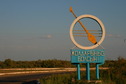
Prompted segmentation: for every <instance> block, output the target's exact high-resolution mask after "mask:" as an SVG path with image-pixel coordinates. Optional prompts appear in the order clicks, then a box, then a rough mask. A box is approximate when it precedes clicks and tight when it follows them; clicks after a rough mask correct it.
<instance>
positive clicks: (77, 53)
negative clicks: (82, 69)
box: [71, 49, 105, 64]
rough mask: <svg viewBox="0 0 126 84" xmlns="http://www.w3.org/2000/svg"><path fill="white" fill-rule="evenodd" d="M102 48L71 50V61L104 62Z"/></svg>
mask: <svg viewBox="0 0 126 84" xmlns="http://www.w3.org/2000/svg"><path fill="white" fill-rule="evenodd" d="M104 57H105V54H104V50H103V49H102V50H96V49H93V50H81V49H72V50H71V63H100V64H104V61H105V60H104Z"/></svg>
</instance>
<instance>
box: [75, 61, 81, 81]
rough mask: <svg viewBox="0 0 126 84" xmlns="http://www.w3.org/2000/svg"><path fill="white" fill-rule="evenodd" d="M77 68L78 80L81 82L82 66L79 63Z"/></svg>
mask: <svg viewBox="0 0 126 84" xmlns="http://www.w3.org/2000/svg"><path fill="white" fill-rule="evenodd" d="M76 66H77V78H78V80H80V79H81V77H80V64H79V63H77V64H76Z"/></svg>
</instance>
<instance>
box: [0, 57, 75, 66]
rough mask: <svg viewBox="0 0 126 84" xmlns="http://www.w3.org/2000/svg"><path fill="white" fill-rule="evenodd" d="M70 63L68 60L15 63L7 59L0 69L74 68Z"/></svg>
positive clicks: (0, 64) (2, 62)
mask: <svg viewBox="0 0 126 84" xmlns="http://www.w3.org/2000/svg"><path fill="white" fill-rule="evenodd" d="M72 66H73V65H72V64H71V63H70V61H66V60H57V59H52V60H37V61H14V60H11V59H5V60H4V61H0V68H57V67H65V68H67V67H72Z"/></svg>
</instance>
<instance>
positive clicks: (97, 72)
mask: <svg viewBox="0 0 126 84" xmlns="http://www.w3.org/2000/svg"><path fill="white" fill-rule="evenodd" d="M99 65H100V64H96V78H97V80H99Z"/></svg>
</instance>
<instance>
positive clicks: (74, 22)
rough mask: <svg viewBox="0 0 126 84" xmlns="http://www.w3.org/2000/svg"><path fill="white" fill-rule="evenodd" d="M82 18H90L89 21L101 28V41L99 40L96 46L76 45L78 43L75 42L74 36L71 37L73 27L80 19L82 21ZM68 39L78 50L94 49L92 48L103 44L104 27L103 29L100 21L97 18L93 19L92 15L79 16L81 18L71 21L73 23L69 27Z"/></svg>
mask: <svg viewBox="0 0 126 84" xmlns="http://www.w3.org/2000/svg"><path fill="white" fill-rule="evenodd" d="M82 18H91V19H93V20H95V21H96V22H97V23H98V24H99V25H100V28H101V30H102V37H101V39H100V40H99V42H97V44H95V45H92V46H82V45H80V44H78V43H77V42H76V41H75V39H74V36H73V28H74V25H75V24H76V23H77V22H78V21H79V20H80V19H82ZM70 38H71V40H72V42H73V43H74V44H75V45H76V46H77V47H78V48H81V49H85V50H87V49H94V48H96V47H98V46H99V45H100V44H101V43H102V42H103V40H104V38H105V27H104V25H103V23H102V21H101V20H100V19H98V18H97V17H95V16H93V15H81V16H79V17H77V18H76V19H75V20H74V21H73V23H72V24H71V26H70Z"/></svg>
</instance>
